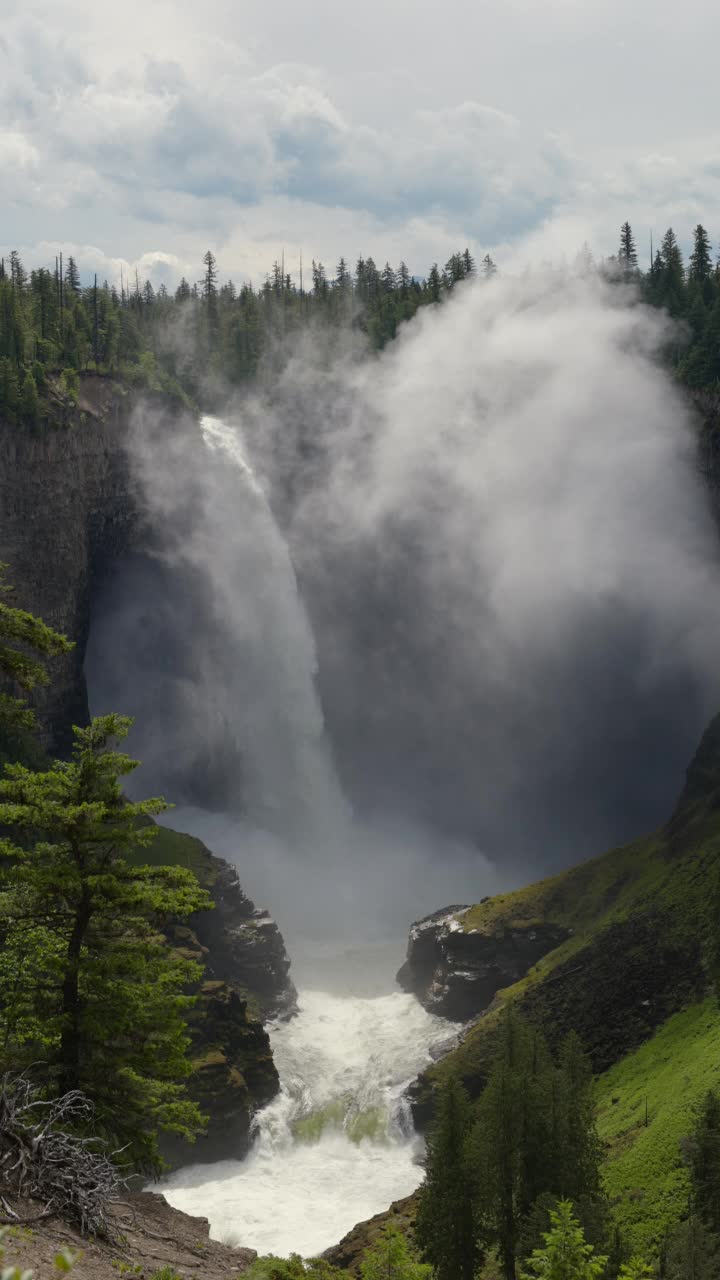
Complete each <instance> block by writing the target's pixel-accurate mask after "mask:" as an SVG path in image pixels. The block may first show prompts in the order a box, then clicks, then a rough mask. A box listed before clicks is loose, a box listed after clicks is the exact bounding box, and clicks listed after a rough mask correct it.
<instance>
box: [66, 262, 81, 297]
mask: <svg viewBox="0 0 720 1280" xmlns="http://www.w3.org/2000/svg"><path fill="white" fill-rule="evenodd" d="M65 283H66V285H67V287H68V289H69V291H70V292H71V293H73V294H75V296H76V297H79V296H80V294H81V292H82V287H81V284H80V272H79V271H78V267H77V263H76V261H75V259H74V258H73V257H72V255H71V256H70V257H69V258H68V260H67V266H66V268H65Z"/></svg>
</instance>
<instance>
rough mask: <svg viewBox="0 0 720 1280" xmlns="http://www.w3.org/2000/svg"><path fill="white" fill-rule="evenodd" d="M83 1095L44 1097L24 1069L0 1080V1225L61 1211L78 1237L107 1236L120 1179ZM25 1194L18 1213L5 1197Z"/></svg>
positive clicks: (24, 1221) (52, 1215)
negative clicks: (33, 1208)
mask: <svg viewBox="0 0 720 1280" xmlns="http://www.w3.org/2000/svg"><path fill="white" fill-rule="evenodd" d="M93 1118H94V1117H93V1107H92V1103H91V1102H89V1101H88V1099H87V1098H86V1097H85V1095H84V1094H82V1093H78V1092H72V1093H66V1094H65V1095H64V1096H63V1097H61V1098H54V1099H51V1100H47V1099H45V1098H43V1096H42V1094H41V1092H40V1090H39V1089H38V1088H37V1086H36V1085H34V1084H33V1083H32V1082H31V1081H30V1080H29V1079H28V1078H27V1076H25V1075H14V1076H13V1075H5V1076H3V1077H1V1078H0V1223H21V1222H22V1223H29V1222H39V1221H40V1220H41V1219H43V1218H49V1217H54V1216H55V1215H57V1216H58V1217H62V1218H64V1219H65V1221H67V1222H71V1223H73V1224H74V1225H75V1226H77V1227H78V1228H79V1230H80V1232H81V1233H82V1234H83V1235H95V1236H104V1237H107V1236H109V1235H110V1234H111V1228H110V1222H109V1217H108V1214H109V1210H110V1206H111V1205H112V1204H113V1203H114V1202H115V1201H116V1200H117V1197H118V1191H119V1190H120V1187H121V1185H122V1182H121V1178H120V1175H119V1172H118V1169H117V1167H116V1165H115V1164H114V1162H113V1160H111V1159H110V1157H109V1156H108V1154H107V1152H106V1148H105V1144H104V1143H103V1142H102V1141H101V1140H100V1139H99V1138H96V1137H88V1136H87V1135H88V1134H92V1131H93ZM18 1200H20V1201H24V1202H27V1201H28V1200H32V1201H33V1202H34V1203H35V1204H37V1205H38V1206H39V1207H38V1210H37V1212H36V1213H33V1214H31V1215H28V1214H27V1213H25V1214H23V1212H22V1210H21V1211H20V1212H18V1211H16V1209H14V1208H13V1205H12V1201H16V1202H17V1201H18Z"/></svg>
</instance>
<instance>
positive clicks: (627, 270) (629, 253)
mask: <svg viewBox="0 0 720 1280" xmlns="http://www.w3.org/2000/svg"><path fill="white" fill-rule="evenodd" d="M618 262H619V263H620V267H621V269H622V271H623V273H624V275H626V276H628V275H631V274H632V272H633V271H636V270H637V264H638V256H637V249H636V247H635V239H634V236H633V233H632V227H631V226H630V223H629V222H623V224H622V227H621V228H620V248H619V250H618Z"/></svg>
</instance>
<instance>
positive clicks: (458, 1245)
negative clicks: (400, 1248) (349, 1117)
mask: <svg viewBox="0 0 720 1280" xmlns="http://www.w3.org/2000/svg"><path fill="white" fill-rule="evenodd" d="M470 1119H471V1117H470V1103H469V1101H468V1097H467V1094H466V1093H465V1090H464V1089H463V1087H462V1085H461V1084H460V1083H459V1082H458V1081H457V1080H450V1081H449V1083H448V1085H447V1087H446V1088H445V1089H444V1091H443V1093H442V1095H441V1097H440V1104H439V1110H438V1118H437V1122H436V1124H435V1127H434V1129H433V1131H432V1133H431V1135H430V1137H429V1139H428V1155H427V1162H426V1178H425V1182H424V1183H423V1186H422V1189H421V1191H420V1203H419V1206H418V1214H417V1220H416V1223H415V1237H416V1239H417V1242H418V1244H419V1246H420V1248H421V1249H422V1253H423V1257H424V1258H425V1259H426V1260H427V1261H428V1262H429V1263H430V1264H431V1266H432V1270H433V1275H434V1276H436V1277H437V1280H473V1276H474V1275H475V1273H476V1270H477V1267H478V1266H479V1264H480V1262H481V1261H482V1249H481V1242H480V1239H479V1236H478V1232H477V1229H476V1219H475V1210H474V1196H473V1191H474V1182H473V1177H472V1171H471V1168H470V1165H469V1163H468V1160H467V1154H466V1143H467V1136H468V1132H469V1129H470Z"/></svg>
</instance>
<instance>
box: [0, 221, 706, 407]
mask: <svg viewBox="0 0 720 1280" xmlns="http://www.w3.org/2000/svg"><path fill="white" fill-rule="evenodd" d="M576 265H577V266H578V267H579V268H580V269H581V270H598V271H601V272H602V273H603V275H604V276H605V277H606V278H608V279H610V280H615V281H618V282H622V283H631V284H633V285H635V286H636V288H637V291H638V296H639V297H640V298H641V299H642V300H643V301H644V302H646V303H648V304H649V305H651V306H654V307H659V308H665V309H666V310H667V311H668V313H669V314H670V315H671V316H672V317H673V319H675V320H677V321H680V322H682V328H681V329H679V330H678V334H677V337H676V339H675V340H674V341H673V342H672V344H671V346H670V348H669V349H668V351H667V353H666V355H667V360H668V362H669V363H670V364H671V366H672V368H673V370H674V372H675V374H676V376H677V378H678V379H679V380H680V381H681V382H682V383H684V384H685V385H687V386H688V387H691V388H700V387H709V386H713V385H714V384H715V383H716V382H717V381H718V379H720V265H718V263H717V262H716V261H714V260H713V246H712V244H711V242H710V238H709V235H708V232H707V231H706V230H705V228H704V227H703V226H702V225H698V226H697V227H696V228H695V230H694V232H693V250H692V253H691V254H690V255H689V257H688V259H687V261H685V260H684V257H683V253H682V251H681V248H680V245H679V242H678V239H677V236H676V234H675V232H674V231H673V229H672V228H669V229H668V230H667V231H666V232H665V235H664V236H663V238H662V241H661V243H660V246H659V247H658V248H657V250H656V252H655V254H654V258H653V261H652V264H651V265H650V266H649V267H648V268H647V270H642V269H641V267H640V265H639V256H638V250H637V246H636V243H635V239H634V236H633V231H632V228H631V226H630V224H629V223H627V222H626V223H624V224H623V227H622V229H621V232H620V240H619V246H618V251H617V254H616V255H614V256H613V257H611V258H609V259H605V260H603V261H602V262H600V263H599V264H597V265H596V264H595V263H594V261H593V258H592V255H591V253H590V250H589V249H588V248H587V247H585V248H584V249H583V250H582V251H581V252H580V254H579V255H578V258H577V264H576ZM81 268H82V264H81V263H77V262H76V261H75V259H74V258H73V257H69V258H68V259H67V262H64V261H63V259H62V256H60V257H58V258H57V260H56V262H55V263H54V265H52V266H48V267H39V268H37V269H35V270H33V271H30V272H28V271H27V270H26V268H25V267H24V265H23V263H22V261H21V260H20V257H19V256H18V254H17V253H16V252H14V251H12V252H10V253H9V255H8V256H7V257H6V258H4V259H3V260H2V262H0V405H2V406H3V409H4V411H5V413H6V415H7V416H8V417H9V418H10V419H11V420H13V421H16V422H18V423H25V424H29V425H32V424H35V423H38V422H39V421H41V419H42V418H43V417H46V416H47V414H48V397H50V398H51V399H52V397H53V396H57V395H58V394H60V395H65V396H67V397H69V398H70V399H71V400H72V399H73V398H74V397H76V396H77V390H78V378H79V376H80V375H81V374H83V373H89V372H93V373H100V374H112V375H116V376H120V377H122V378H123V379H124V380H126V381H127V382H128V383H131V384H133V385H136V386H138V387H143V388H145V389H147V390H150V391H164V392H166V393H168V394H170V395H173V396H176V397H178V398H179V399H181V400H184V399H188V398H189V399H190V400H194V399H196V398H197V397H198V396H199V394H200V388H201V385H202V384H203V383H204V382H205V381H206V380H207V376H208V374H209V373H210V374H212V373H215V374H217V375H218V376H219V377H221V378H222V379H223V380H224V382H225V383H226V384H229V385H230V386H231V387H242V386H243V385H246V384H248V383H250V382H252V381H253V380H255V379H257V378H260V379H263V378H264V379H267V380H272V377H273V374H274V373H275V372H276V371H277V369H278V367H279V366H280V365H282V363H283V360H284V353H285V352H286V344H287V343H288V341H290V340H292V339H293V338H294V337H296V336H297V335H298V334H299V333H301V332H302V331H303V330H305V329H309V328H319V329H321V330H324V331H326V332H327V333H328V334H329V335H336V336H338V335H342V334H344V333H345V334H346V333H348V332H354V333H356V334H357V335H358V337H359V339H360V340H361V341H362V343H363V344H364V347H365V348H366V349H367V348H369V349H370V350H375V351H378V350H381V349H382V348H383V347H384V346H385V345H386V344H387V343H388V342H391V341H392V340H393V338H394V337H395V336H396V334H397V331H398V327H399V326H400V325H401V324H402V323H403V322H404V321H406V320H409V319H410V318H411V317H412V316H413V315H414V314H415V313H416V312H417V311H418V309H419V308H421V307H425V306H430V305H433V304H441V303H442V302H443V301H444V300H446V299H447V298H449V297H450V296H451V294H452V291H453V289H454V288H455V286H456V285H457V284H459V283H461V282H462V281H463V280H466V279H468V278H472V277H479V278H480V279H481V280H488V279H491V278H492V277H493V276H494V275H495V274H496V272H497V271H498V266H497V265H496V263H495V262H494V261H493V259H492V258H491V257H490V255H489V254H486V255H485V257H484V258H483V259H482V261H481V262H480V263H479V264H478V263H476V261H475V259H474V258H473V256H472V254H471V253H470V251H469V250H468V249H465V250H464V251H462V252H458V253H455V254H453V255H452V256H451V257H450V259H449V260H448V262H447V263H446V264H445V266H444V267H442V268H441V267H439V266H438V264H437V263H433V265H432V266H431V267H430V269H429V271H428V273H427V276H426V277H424V278H418V277H417V276H414V275H412V274H411V273H410V271H409V269H408V267H407V266H406V264H405V263H404V262H401V263H400V264H399V266H398V267H396V268H395V267H393V266H391V265H390V263H385V265H384V267H382V268H381V269H380V268H378V267H377V265H376V263H375V262H374V260H373V259H372V258H371V257H368V258H363V257H361V258H359V259H358V261H357V262H356V264H355V266H354V268H351V267H350V265H349V264H348V262H347V261H346V260H345V259H344V258H342V259H341V260H340V262H339V263H338V265H337V267H336V268H335V270H334V272H328V271H327V270H326V268H325V266H324V265H323V264H322V263H321V262H313V263H312V268H311V279H310V280H306V279H303V280H302V282H301V281H299V280H295V279H293V278H291V276H290V275H289V274H288V273H287V272H285V270H284V264H279V263H277V262H276V263H275V264H274V265H273V268H272V271H271V273H270V274H269V275H268V276H266V278H265V281H264V283H263V285H262V286H261V287H260V288H259V289H255V288H253V286H252V285H251V284H243V285H241V286H240V287H239V288H238V287H236V286H235V284H234V283H233V282H232V281H231V280H228V281H225V282H223V281H221V274H220V272H221V266H220V264H219V263H218V261H217V260H216V258H215V256H214V255H213V254H212V253H211V252H210V251H209V250H208V252H207V253H206V254H205V256H204V258H203V262H202V266H201V267H200V265H199V270H198V274H199V276H200V278H199V279H198V280H197V281H193V282H192V283H189V282H188V281H187V280H185V279H183V280H181V282H180V284H179V285H178V287H177V289H176V290H175V293H174V294H171V293H170V292H169V291H168V290H167V288H166V287H165V286H164V285H161V286H160V288H159V289H155V288H154V287H153V285H152V284H151V282H150V281H149V280H146V281H143V280H141V279H140V278H139V276H137V275H136V276H135V278H134V279H133V280H131V281H128V280H126V279H125V278H124V277H123V279H122V281H121V284H120V288H119V289H118V287H117V285H116V284H114V283H113V284H112V285H111V284H109V283H108V282H107V281H98V279H97V277H95V278H94V280H93V282H92V284H84V283H83V282H82V276H81ZM200 272H202V274H201V275H200Z"/></svg>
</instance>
